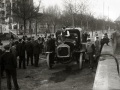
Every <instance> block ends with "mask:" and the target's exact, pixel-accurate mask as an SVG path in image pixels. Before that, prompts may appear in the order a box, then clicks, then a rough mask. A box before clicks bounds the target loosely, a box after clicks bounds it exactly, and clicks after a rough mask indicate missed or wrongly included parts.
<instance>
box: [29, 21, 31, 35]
mask: <svg viewBox="0 0 120 90" xmlns="http://www.w3.org/2000/svg"><path fill="white" fill-rule="evenodd" d="M29 32H30V34H31V37H32V29H31V20H30V22H29Z"/></svg>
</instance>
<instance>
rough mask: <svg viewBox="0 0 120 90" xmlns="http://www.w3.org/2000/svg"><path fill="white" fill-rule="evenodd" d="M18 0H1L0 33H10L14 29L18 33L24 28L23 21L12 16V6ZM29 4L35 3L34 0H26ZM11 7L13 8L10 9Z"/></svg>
mask: <svg viewBox="0 0 120 90" xmlns="http://www.w3.org/2000/svg"><path fill="white" fill-rule="evenodd" d="M16 1H17V0H1V2H0V33H9V31H12V32H14V33H16V34H18V33H19V31H20V29H21V30H22V29H24V28H23V25H22V23H21V22H18V20H17V18H14V17H12V15H13V12H12V7H13V6H14V5H15V2H16ZM26 1H27V2H28V3H29V4H31V5H33V0H26ZM10 8H11V9H10Z"/></svg>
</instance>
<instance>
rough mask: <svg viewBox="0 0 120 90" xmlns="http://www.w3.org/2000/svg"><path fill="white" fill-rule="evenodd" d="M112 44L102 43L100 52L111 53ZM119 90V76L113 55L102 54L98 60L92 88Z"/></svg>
mask: <svg viewBox="0 0 120 90" xmlns="http://www.w3.org/2000/svg"><path fill="white" fill-rule="evenodd" d="M113 50H114V49H113V46H112V45H111V44H110V46H107V45H104V46H103V49H102V53H101V54H112V55H113ZM116 89H118V90H120V77H119V76H118V71H117V65H116V62H115V60H114V58H113V57H111V56H107V55H106V56H102V57H101V58H100V60H99V62H98V67H97V71H96V76H95V80H94V85H93V90H116Z"/></svg>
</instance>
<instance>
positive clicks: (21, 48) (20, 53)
mask: <svg viewBox="0 0 120 90" xmlns="http://www.w3.org/2000/svg"><path fill="white" fill-rule="evenodd" d="M16 51H17V55H18V56H19V69H20V68H21V64H22V63H23V69H26V66H25V42H24V41H22V39H19V43H18V44H17V46H16Z"/></svg>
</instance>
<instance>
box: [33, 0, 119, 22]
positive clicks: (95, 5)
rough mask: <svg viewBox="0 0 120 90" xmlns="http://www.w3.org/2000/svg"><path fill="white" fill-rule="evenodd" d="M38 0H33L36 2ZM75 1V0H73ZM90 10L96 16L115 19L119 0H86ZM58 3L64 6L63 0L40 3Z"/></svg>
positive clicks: (45, 0)
mask: <svg viewBox="0 0 120 90" xmlns="http://www.w3.org/2000/svg"><path fill="white" fill-rule="evenodd" d="M38 1H39V0H34V2H35V3H36V4H37V3H38ZM73 1H75V0H73ZM87 1H88V3H89V7H90V10H91V11H92V13H93V15H94V16H95V17H96V18H99V17H103V16H106V18H109V19H111V20H112V21H115V20H116V19H117V18H118V17H119V16H120V0H87ZM56 4H57V5H58V6H59V7H60V8H62V9H63V8H64V5H63V0H42V5H43V6H44V7H48V6H51V5H56Z"/></svg>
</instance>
